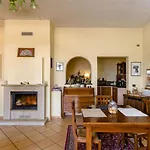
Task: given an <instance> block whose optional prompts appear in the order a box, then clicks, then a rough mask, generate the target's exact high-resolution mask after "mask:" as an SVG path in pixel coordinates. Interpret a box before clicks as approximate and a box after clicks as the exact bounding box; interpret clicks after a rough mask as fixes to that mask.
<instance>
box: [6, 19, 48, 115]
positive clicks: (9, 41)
mask: <svg viewBox="0 0 150 150" xmlns="http://www.w3.org/2000/svg"><path fill="white" fill-rule="evenodd" d="M25 31H27V32H33V36H21V32H25ZM19 47H22V48H35V57H33V58H18V57H17V50H18V48H19ZM42 58H43V60H44V61H43V68H42V70H43V71H42V79H43V81H45V82H47V83H48V86H47V92H46V107H47V109H46V116H47V117H49V116H50V63H49V60H50V21H48V20H45V21H44V20H42V21H41V20H6V21H5V45H4V79H5V80H8V79H9V80H8V83H13V82H14V79H12V75H13V74H14V73H15V72H18V68H19V69H20V72H21V71H22V72H25V71H24V70H26V73H24V74H15V76H16V78H17V77H18V78H20V76H22V77H24V78H25V77H26V76H27V75H29V74H33V71H35V69H34V70H33V64H34V65H35V64H36V63H37V64H36V66H35V67H36V70H38V68H40V66H41V62H40V61H41V59H42ZM18 60H20V61H21V65H20V66H19V65H17V68H16V67H15V64H16V62H18ZM31 60H32V61H33V62H34V63H33V64H32V63H30V62H31ZM34 60H35V61H34ZM22 64H25V66H26V67H24V66H23V65H22ZM39 70H41V69H39ZM39 76H40V77H41V72H39V73H37V74H36V77H35V82H36V81H37V79H39V78H40V77H39ZM32 80H33V82H34V79H33V78H32ZM19 82H20V81H19Z"/></svg>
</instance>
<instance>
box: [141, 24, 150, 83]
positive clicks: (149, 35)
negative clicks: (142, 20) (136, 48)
mask: <svg viewBox="0 0 150 150" xmlns="http://www.w3.org/2000/svg"><path fill="white" fill-rule="evenodd" d="M149 40H150V23H148V24H147V25H146V26H145V27H144V28H143V84H144V86H145V85H146V69H150V41H149Z"/></svg>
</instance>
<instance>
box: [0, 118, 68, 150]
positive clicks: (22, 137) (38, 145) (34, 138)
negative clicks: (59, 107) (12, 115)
mask: <svg viewBox="0 0 150 150" xmlns="http://www.w3.org/2000/svg"><path fill="white" fill-rule="evenodd" d="M69 124H71V118H70V117H69V118H65V119H52V120H51V121H49V122H47V123H46V125H45V126H0V150H41V149H42V150H64V144H65V139H66V132H67V127H68V125H69Z"/></svg>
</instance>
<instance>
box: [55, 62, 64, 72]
mask: <svg viewBox="0 0 150 150" xmlns="http://www.w3.org/2000/svg"><path fill="white" fill-rule="evenodd" d="M63 70H64V63H63V62H57V63H56V71H63Z"/></svg>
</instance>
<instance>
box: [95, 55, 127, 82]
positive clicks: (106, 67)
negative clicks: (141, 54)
mask: <svg viewBox="0 0 150 150" xmlns="http://www.w3.org/2000/svg"><path fill="white" fill-rule="evenodd" d="M122 62H126V58H121V57H118V58H117V57H103V58H101V57H98V58H97V69H98V70H97V74H98V75H97V77H98V78H104V79H105V80H108V81H116V75H117V63H122Z"/></svg>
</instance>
